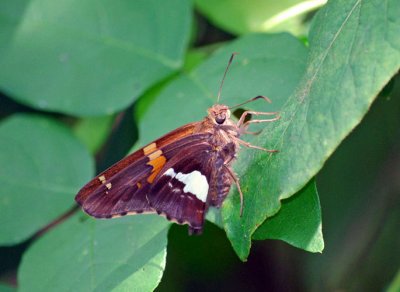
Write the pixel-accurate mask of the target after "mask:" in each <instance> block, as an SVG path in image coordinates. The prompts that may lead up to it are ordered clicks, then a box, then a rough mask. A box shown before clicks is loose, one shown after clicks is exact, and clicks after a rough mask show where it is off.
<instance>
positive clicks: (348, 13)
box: [222, 0, 400, 260]
mask: <svg viewBox="0 0 400 292" xmlns="http://www.w3.org/2000/svg"><path fill="white" fill-rule="evenodd" d="M399 12H400V3H399V2H398V1H396V0H391V1H381V0H370V1H360V0H353V1H348V0H346V1H344V0H343V1H331V2H329V3H328V4H327V5H326V6H325V7H324V8H323V9H321V10H320V11H319V13H318V14H317V15H316V18H315V19H314V24H313V29H312V31H311V33H310V54H309V60H308V65H307V72H306V73H305V75H304V76H303V78H302V81H301V83H300V85H299V86H298V88H297V90H296V92H295V93H294V94H293V95H292V96H291V98H290V99H289V101H288V102H287V104H286V105H285V106H284V107H283V108H282V113H281V117H282V118H281V120H280V121H278V122H275V123H269V124H268V125H266V128H265V130H264V131H263V133H262V134H261V135H260V136H259V137H258V139H257V140H258V141H255V142H253V144H256V145H261V146H265V147H266V148H272V149H279V151H280V152H279V153H277V154H273V155H269V157H268V158H267V159H266V155H265V154H264V153H260V152H253V153H251V154H250V153H249V152H245V153H247V157H243V156H241V157H240V160H239V164H241V165H244V164H246V165H247V166H248V169H247V171H246V175H245V176H242V181H241V186H242V189H243V190H244V191H245V192H246V193H247V194H245V204H246V206H245V209H244V214H243V217H242V218H240V217H239V199H238V196H237V195H233V196H230V197H229V198H228V199H227V200H226V201H225V204H224V208H223V210H222V215H223V218H224V224H225V229H226V231H227V234H228V237H229V238H230V240H231V242H232V244H233V246H234V248H235V250H236V252H237V253H238V255H239V256H240V258H241V259H243V260H244V259H246V257H247V255H248V254H249V251H250V245H251V236H252V234H253V232H254V231H255V230H256V229H257V227H258V226H259V225H260V224H262V223H263V222H264V220H265V219H266V218H267V217H270V216H272V215H274V214H275V213H276V212H277V211H278V210H279V208H280V200H282V199H285V198H288V197H290V196H291V195H293V194H294V193H296V192H297V191H299V190H300V189H301V188H302V187H303V186H304V185H305V184H306V183H307V182H308V181H309V180H310V179H311V178H312V177H313V176H315V174H316V173H317V172H318V171H319V170H320V169H321V167H322V166H323V164H324V162H325V161H326V159H327V158H328V157H329V156H330V155H331V154H332V152H333V151H334V150H335V149H336V147H337V146H338V145H339V143H340V142H341V141H342V140H343V139H344V138H345V137H346V136H347V135H348V134H349V132H350V131H351V130H352V129H353V128H354V127H355V126H356V125H357V124H358V123H359V122H360V121H361V119H362V117H363V116H364V115H365V113H366V112H367V110H368V109H369V107H370V105H371V103H372V101H373V100H374V99H375V97H376V96H377V94H378V93H379V91H380V90H381V89H382V88H383V87H384V85H385V84H386V83H387V82H388V81H389V80H390V78H391V76H393V74H394V73H395V72H396V71H397V70H398V69H399V66H400V38H399V34H398V32H399V28H400V18H399V17H397V16H398V15H399ZM242 168H243V166H242Z"/></svg>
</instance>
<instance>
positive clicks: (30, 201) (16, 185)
mask: <svg viewBox="0 0 400 292" xmlns="http://www.w3.org/2000/svg"><path fill="white" fill-rule="evenodd" d="M0 141H1V143H0V165H1V167H0V185H1V190H0V222H1V224H0V244H2V245H11V244H15V243H18V242H21V241H23V240H24V239H26V238H28V237H29V236H31V235H32V234H33V233H35V232H36V231H38V230H39V229H40V228H42V227H44V226H45V225H47V224H48V223H50V222H51V221H52V220H54V219H56V218H57V217H58V216H60V215H61V214H63V212H66V211H67V210H68V209H69V208H71V207H72V206H73V204H74V195H75V194H76V192H77V191H78V190H79V188H80V187H81V186H82V185H83V184H84V183H85V181H87V180H88V179H89V178H90V177H91V176H92V175H93V169H94V165H93V164H94V163H93V160H92V158H91V157H90V155H89V153H88V152H87V150H86V149H85V148H84V147H83V145H81V144H80V143H79V142H78V141H77V140H76V139H75V138H74V137H73V135H72V134H71V133H70V131H69V129H68V128H67V127H65V126H63V125H62V124H59V123H57V122H55V121H53V120H51V119H47V118H44V117H39V116H30V115H18V116H13V117H11V118H9V119H7V120H5V121H3V122H2V123H1V124H0Z"/></svg>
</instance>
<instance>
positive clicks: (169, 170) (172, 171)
mask: <svg viewBox="0 0 400 292" xmlns="http://www.w3.org/2000/svg"><path fill="white" fill-rule="evenodd" d="M164 175H168V176H170V177H172V178H174V177H175V176H176V172H175V171H174V169H173V168H168V169H167V171H166V172H164Z"/></svg>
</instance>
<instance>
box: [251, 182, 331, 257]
mask: <svg viewBox="0 0 400 292" xmlns="http://www.w3.org/2000/svg"><path fill="white" fill-rule="evenodd" d="M253 239H256V240H261V239H280V240H283V241H286V242H287V243H290V244H292V245H294V246H296V247H298V248H302V249H304V250H307V251H310V252H322V250H323V249H324V239H323V237H322V222H321V206H320V204H319V199H318V193H317V188H316V186H315V181H314V180H313V181H311V182H310V183H308V185H307V186H306V187H304V188H303V189H302V190H301V191H300V192H298V193H297V194H296V195H295V196H293V197H291V198H289V199H287V200H284V201H283V202H282V208H281V209H280V210H279V212H278V213H277V214H276V215H275V216H272V217H271V218H268V219H267V220H265V222H264V223H263V224H262V225H261V226H260V227H259V228H258V229H257V230H256V232H254V235H253Z"/></svg>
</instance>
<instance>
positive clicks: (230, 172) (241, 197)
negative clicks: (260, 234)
mask: <svg viewBox="0 0 400 292" xmlns="http://www.w3.org/2000/svg"><path fill="white" fill-rule="evenodd" d="M224 167H225V169H226V170H227V171H228V173H229V175H230V176H231V178H232V179H233V181H234V182H235V184H236V187H237V189H238V192H239V195H240V217H242V215H243V205H244V201H243V193H242V189H241V188H240V184H239V178H238V177H237V176H236V174H235V173H234V172H233V171H232V170H231V169H230V168H229V167H228V166H226V165H224Z"/></svg>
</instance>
